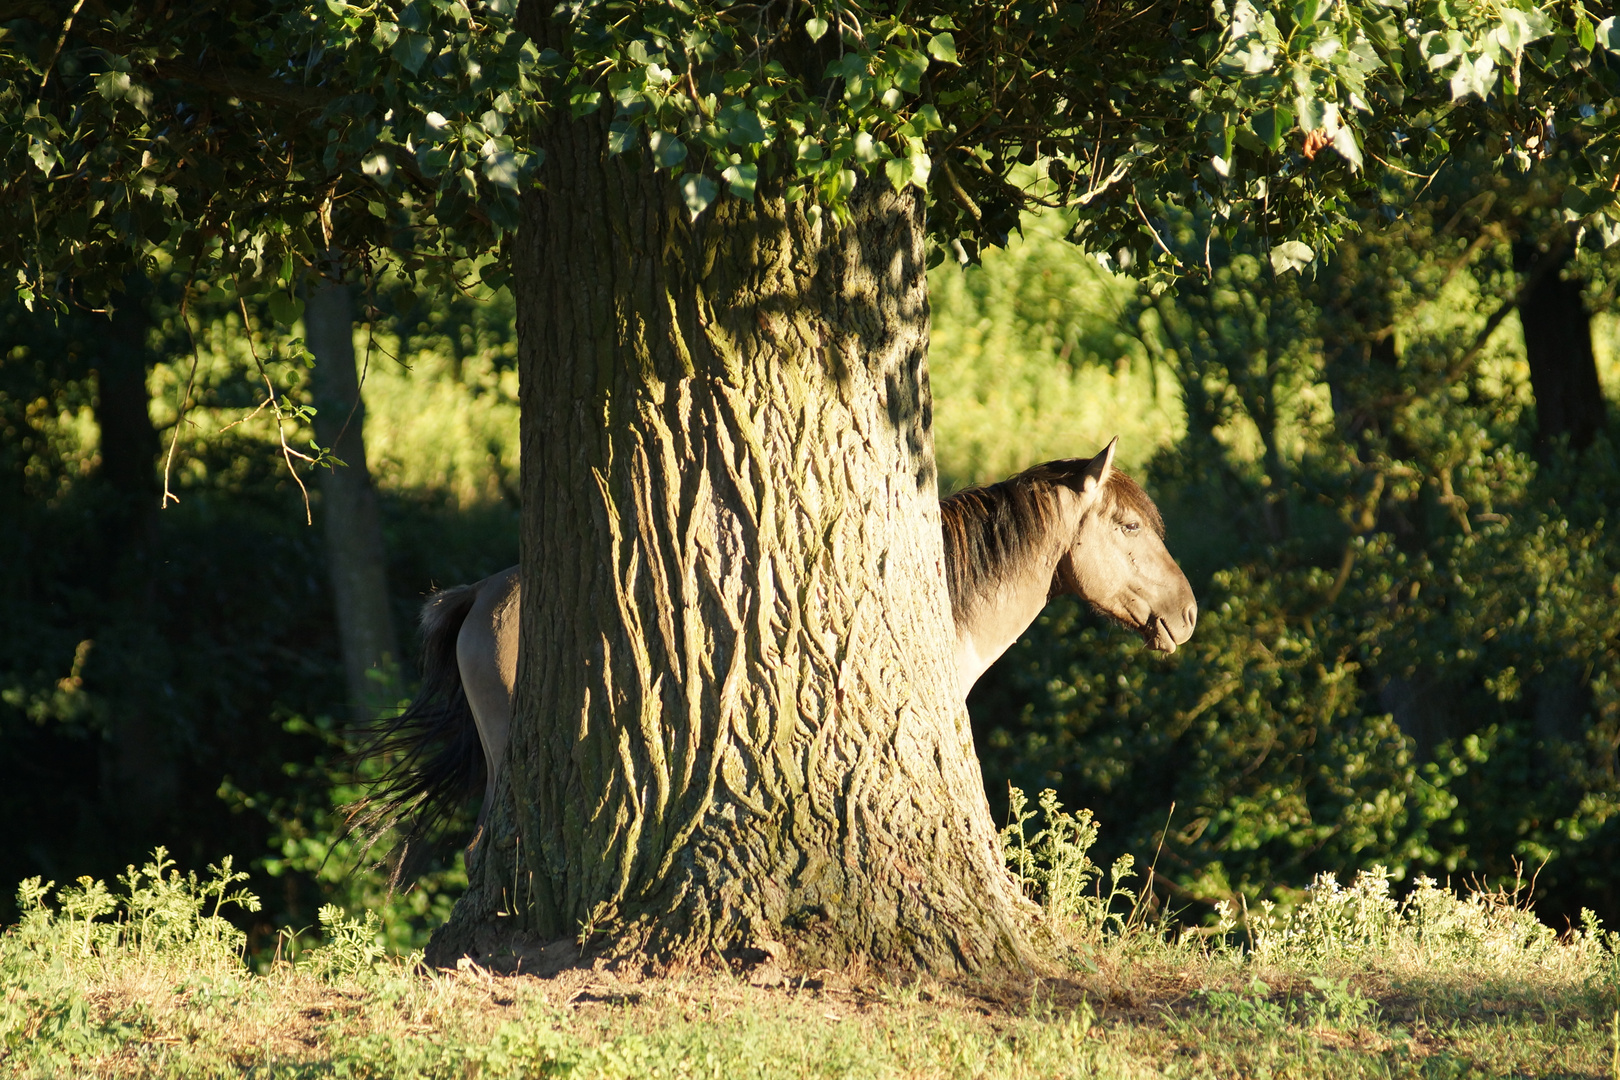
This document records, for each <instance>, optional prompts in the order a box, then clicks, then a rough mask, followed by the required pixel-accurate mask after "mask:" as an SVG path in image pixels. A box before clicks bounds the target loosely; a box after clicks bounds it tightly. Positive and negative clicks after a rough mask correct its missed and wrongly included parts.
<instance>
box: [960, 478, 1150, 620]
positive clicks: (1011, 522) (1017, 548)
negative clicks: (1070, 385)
mask: <svg viewBox="0 0 1620 1080" xmlns="http://www.w3.org/2000/svg"><path fill="white" fill-rule="evenodd" d="M1091 462H1092V459H1091V458H1063V459H1061V460H1058V461H1048V462H1045V463H1044V464H1041V465H1035V466H1033V467H1031V468H1028V469H1025V470H1024V471H1023V472H1021V473H1019V474H1017V475H1016V476H1010V477H1008V478H1007V479H1005V480H1002V481H1001V482H999V483H995V484H989V485H987V486H985V487H976V488H968V489H967V490H966V491H959V492H957V493H956V494H955V495H952V496H951V497H950V498H948V499H943V500H941V501H940V504H939V516H940V525H941V531H942V533H943V535H944V539H945V576H946V580H947V581H948V582H949V585H950V590H951V611H952V613H953V615H954V616H955V619H956V622H957V623H958V624H960V623H961V622H962V620H963V619H965V618H966V617H967V616H968V615H969V614H970V613H971V612H972V611H973V609H974V608H975V607H976V606H977V605H978V603H979V601H980V600H981V599H983V598H984V597H985V596H986V595H987V594H988V593H989V592H990V590H991V589H992V588H993V586H994V584H995V583H996V582H997V581H1000V580H1002V579H1003V578H1005V577H1006V576H1007V575H1008V574H1009V573H1014V572H1017V571H1018V570H1021V569H1022V568H1023V567H1025V566H1026V565H1028V564H1029V563H1030V562H1031V561H1033V560H1034V559H1035V558H1037V557H1038V556H1039V554H1040V552H1041V551H1042V550H1043V549H1044V548H1045V545H1046V542H1047V533H1048V531H1049V530H1050V529H1051V527H1052V524H1053V519H1054V518H1055V516H1056V513H1057V510H1056V507H1057V502H1056V500H1055V499H1053V498H1052V497H1051V495H1052V492H1053V490H1054V489H1055V488H1058V487H1067V488H1071V489H1077V488H1078V487H1079V485H1080V483H1081V480H1082V477H1083V476H1084V474H1085V469H1086V466H1088V465H1090V464H1091ZM1104 490H1105V491H1106V492H1107V494H1108V496H1109V507H1110V508H1111V509H1113V510H1115V511H1116V512H1117V511H1119V510H1125V511H1127V512H1134V513H1137V514H1140V515H1141V517H1142V520H1143V521H1145V522H1147V523H1148V524H1149V525H1150V526H1152V528H1153V531H1154V532H1156V533H1158V534H1159V537H1160V539H1163V537H1164V519H1163V518H1162V517H1160V516H1159V508H1158V507H1156V506H1154V505H1153V500H1152V499H1150V498H1148V495H1147V492H1145V491H1143V490H1142V489H1141V487H1140V486H1138V484H1137V483H1136V481H1134V480H1132V479H1131V478H1130V477H1128V476H1126V475H1125V474H1124V473H1122V472H1120V471H1119V470H1118V469H1115V470H1114V471H1113V472H1112V473H1110V474H1109V478H1108V484H1107V486H1106V488H1105V489H1104Z"/></svg>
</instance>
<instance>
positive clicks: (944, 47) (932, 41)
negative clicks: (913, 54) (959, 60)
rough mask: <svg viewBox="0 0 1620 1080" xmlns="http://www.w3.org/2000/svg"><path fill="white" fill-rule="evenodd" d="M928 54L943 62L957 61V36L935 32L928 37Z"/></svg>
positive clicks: (952, 62) (951, 62)
mask: <svg viewBox="0 0 1620 1080" xmlns="http://www.w3.org/2000/svg"><path fill="white" fill-rule="evenodd" d="M928 55H929V56H932V57H933V58H934V59H935V60H938V61H939V62H940V63H942V64H954V63H956V36H955V35H954V34H935V35H934V36H933V37H931V38H929V39H928Z"/></svg>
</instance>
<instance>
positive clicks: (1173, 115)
mask: <svg viewBox="0 0 1620 1080" xmlns="http://www.w3.org/2000/svg"><path fill="white" fill-rule="evenodd" d="M513 7H514V5H512V4H510V3H508V2H506V0H499V2H496V3H491V4H488V5H477V6H469V5H467V4H465V3H463V2H462V0H413V2H410V3H398V2H389V0H376V2H373V3H369V4H359V5H355V4H348V3H330V4H325V5H319V6H316V7H314V8H310V7H308V6H306V5H297V4H291V3H288V2H287V0H238V2H233V3H230V4H225V5H210V6H206V7H203V8H191V7H182V8H177V7H174V6H171V5H166V4H153V5H144V4H137V5H134V6H133V7H130V8H129V9H127V10H124V11H121V12H111V11H103V10H102V9H99V8H93V9H89V10H85V9H82V8H75V9H73V12H72V14H70V15H69V16H67V17H66V18H65V19H61V20H60V21H59V16H60V13H59V12H58V11H57V9H56V8H54V7H48V6H44V5H37V6H36V5H35V4H33V3H28V2H19V3H17V4H14V5H13V6H12V7H11V9H10V10H8V11H7V12H6V13H5V19H4V27H5V36H4V38H3V39H0V70H3V71H4V73H5V78H4V82H3V85H4V86H5V87H7V90H6V91H5V93H4V96H3V97H0V124H3V126H4V129H5V133H6V134H5V139H4V143H3V145H4V154H5V159H4V160H5V166H6V167H5V175H6V176H7V177H8V181H7V184H6V187H5V189H4V191H5V198H4V199H0V207H4V208H5V211H4V215H5V216H3V217H0V235H4V236H5V237H6V238H7V240H8V243H7V247H6V251H7V260H6V261H7V263H8V265H11V266H13V267H15V268H17V273H18V289H19V295H21V296H23V297H24V298H31V297H33V296H36V295H41V296H54V295H57V294H59V293H62V292H64V291H71V290H68V289H67V288H66V286H65V283H64V281H63V280H62V279H63V278H64V277H68V278H71V279H72V281H73V288H74V289H77V290H79V291H81V292H82V293H83V294H84V295H85V296H87V297H89V298H91V299H92V300H99V299H100V298H103V297H105V296H106V295H108V293H109V291H110V290H111V288H112V285H113V283H115V282H117V281H118V280H119V279H120V278H121V277H122V275H123V274H124V273H126V272H127V271H128V270H129V269H130V268H132V267H134V266H136V265H139V264H141V263H142V262H144V261H146V260H147V259H148V258H149V253H150V252H151V250H152V249H153V248H154V247H156V246H160V245H172V246H173V250H174V252H175V253H176V255H177V257H178V258H179V259H180V261H181V263H182V265H183V266H185V267H186V268H187V271H186V272H187V273H188V275H190V276H192V277H194V278H196V279H198V280H201V281H210V280H211V281H212V282H214V283H215V284H217V285H220V286H221V287H223V288H226V289H227V290H228V291H230V292H231V293H234V292H236V291H239V290H245V291H246V292H248V293H249V294H252V295H271V294H275V295H277V296H279V299H277V300H275V301H274V304H273V307H274V311H275V313H276V317H277V318H278V320H280V321H282V322H284V323H289V324H290V322H291V321H292V320H293V319H294V318H295V317H296V315H297V312H298V307H299V301H298V298H297V296H296V289H295V288H294V281H295V278H296V276H297V272H298V268H299V267H302V266H306V265H312V264H314V263H316V262H317V261H319V260H320V259H322V258H324V257H325V253H326V252H327V250H328V249H329V248H331V247H332V246H333V245H334V244H335V245H336V246H337V247H338V248H339V249H341V250H343V251H348V252H351V253H373V252H377V253H380V252H394V253H395V254H397V255H398V256H399V257H400V258H401V259H402V260H403V265H404V266H405V268H406V270H407V271H409V272H411V273H415V272H416V271H418V270H424V269H425V270H428V271H429V272H431V273H432V274H433V275H434V277H435V279H436V280H437V281H438V282H440V283H441V284H448V283H450V282H451V281H453V280H455V279H456V276H457V270H458V260H461V259H466V258H468V257H476V256H479V255H481V254H484V253H488V252H491V251H495V250H499V249H501V248H502V246H503V240H504V237H506V236H508V235H510V233H511V232H512V230H514V229H515V228H516V227H517V224H518V221H519V211H518V195H519V193H520V192H521V191H523V190H525V189H527V188H528V187H530V186H531V185H532V184H533V183H534V180H535V177H536V176H537V175H538V173H537V170H538V168H539V166H540V164H541V163H542V160H543V142H544V130H545V126H546V125H547V124H550V123H553V122H557V121H559V120H561V119H573V120H580V119H582V118H584V120H585V122H587V123H598V126H599V128H600V130H601V137H602V139H603V145H604V147H605V148H606V150H607V151H608V152H609V153H615V154H617V153H637V154H643V153H644V154H645V155H646V158H647V160H648V161H649V162H650V164H651V165H652V166H653V167H654V168H655V169H658V170H660V171H663V172H665V173H667V174H668V175H669V177H670V180H671V182H672V183H673V184H675V185H676V186H677V187H678V189H679V190H680V192H681V193H682V196H683V198H684V199H685V201H686V204H687V206H688V207H689V208H690V210H691V212H692V213H693V214H694V215H696V214H699V213H701V212H702V211H703V210H704V208H706V207H707V206H708V205H709V204H710V203H711V202H712V201H713V200H714V199H715V198H716V197H718V195H719V193H720V191H721V185H722V184H724V186H725V190H726V191H727V192H729V194H730V195H731V196H732V197H735V198H741V199H747V200H751V199H752V198H753V197H754V194H755V192H756V190H758V189H759V186H760V185H761V184H762V183H764V184H767V185H770V186H773V188H774V189H776V190H780V191H782V192H783V193H784V194H785V196H786V197H787V198H789V199H800V198H806V199H810V200H812V211H811V213H812V215H813V214H815V213H819V211H820V208H821V207H822V206H827V207H830V208H831V209H832V210H834V212H838V211H839V208H840V207H841V206H842V204H843V200H844V199H846V198H847V196H848V194H849V192H850V191H851V190H853V188H854V187H855V185H856V184H857V183H858V182H860V181H861V180H862V178H863V177H874V176H877V175H883V176H885V177H886V178H887V180H888V182H889V183H891V184H893V185H895V186H905V185H908V184H910V185H916V186H917V187H920V188H924V189H925V190H927V191H928V192H929V193H930V195H931V196H932V204H933V205H932V212H931V218H930V221H931V225H932V228H933V231H934V234H935V235H936V236H937V237H939V238H940V239H941V241H942V242H952V243H954V244H956V245H957V246H958V250H960V251H962V252H963V254H964V255H967V256H969V257H971V255H972V253H973V252H975V251H977V250H978V249H979V247H980V246H981V245H983V244H987V243H988V244H1000V243H1003V242H1005V238H1006V236H1007V234H1008V233H1009V232H1010V231H1011V230H1012V229H1013V228H1014V227H1015V226H1016V224H1017V215H1018V212H1019V210H1020V209H1022V208H1025V207H1028V206H1030V205H1033V204H1035V203H1037V202H1043V201H1050V200H1047V199H1045V198H1044V197H1043V196H1041V195H1039V194H1037V193H1035V192H1032V191H1030V190H1027V189H1025V188H1022V187H1020V186H1019V185H1018V184H1017V183H1015V182H1014V181H1013V180H1012V179H1011V177H1012V174H1013V170H1014V168H1015V166H1016V164H1017V163H1018V162H1020V161H1021V162H1023V163H1024V164H1025V165H1029V164H1034V163H1035V162H1036V161H1037V160H1038V159H1042V158H1044V159H1045V160H1046V164H1047V171H1048V173H1049V175H1050V176H1051V177H1052V179H1053V180H1054V182H1055V183H1056V184H1057V186H1058V189H1059V194H1058V197H1057V198H1058V201H1060V202H1061V203H1062V204H1064V205H1068V206H1072V207H1074V208H1076V210H1077V211H1078V212H1079V213H1080V215H1081V217H1082V219H1083V220H1082V222H1081V225H1082V227H1083V230H1084V231H1085V233H1086V235H1087V238H1088V243H1090V244H1091V246H1092V247H1093V249H1094V250H1106V251H1111V252H1118V253H1120V254H1121V255H1122V256H1123V255H1127V254H1128V255H1129V258H1122V259H1121V264H1122V265H1127V264H1128V265H1129V266H1130V267H1131V268H1132V269H1133V270H1135V271H1137V272H1147V271H1148V270H1149V269H1150V268H1152V267H1155V266H1157V267H1159V268H1160V269H1161V270H1163V271H1165V272H1181V271H1184V270H1185V269H1186V266H1187V263H1186V262H1185V260H1182V259H1180V258H1178V257H1177V255H1176V254H1175V252H1174V251H1172V250H1171V249H1170V248H1169V247H1168V246H1167V245H1166V244H1165V242H1164V240H1163V238H1162V236H1161V232H1162V226H1156V225H1155V222H1161V223H1162V222H1166V221H1171V220H1175V219H1177V218H1179V217H1181V216H1187V215H1191V216H1192V217H1194V218H1197V219H1198V220H1199V221H1200V222H1201V225H1200V226H1199V231H1200V232H1201V234H1202V235H1203V238H1204V240H1205V244H1204V245H1203V246H1204V247H1205V248H1206V249H1207V248H1208V246H1209V244H1210V243H1220V242H1230V241H1232V240H1233V239H1234V235H1233V230H1234V229H1237V228H1238V227H1239V226H1240V225H1241V226H1242V227H1243V228H1245V229H1247V231H1248V233H1249V235H1251V236H1254V237H1260V238H1262V239H1263V249H1264V250H1262V251H1261V252H1260V253H1261V254H1262V255H1269V258H1270V261H1271V263H1272V265H1273V266H1274V267H1275V268H1276V269H1277V270H1278V272H1282V271H1283V270H1286V269H1289V268H1296V267H1298V266H1301V265H1305V264H1307V263H1308V262H1309V261H1310V260H1311V259H1312V258H1313V257H1314V251H1315V250H1320V249H1323V248H1324V247H1325V246H1326V243H1327V242H1329V241H1331V240H1332V239H1334V238H1336V237H1337V236H1339V235H1340V234H1341V232H1342V228H1343V225H1344V221H1345V214H1346V213H1347V211H1348V210H1349V209H1350V206H1351V204H1352V201H1353V200H1354V199H1357V198H1361V197H1363V196H1364V195H1365V193H1366V190H1367V188H1366V183H1365V178H1367V177H1369V176H1371V175H1372V173H1373V172H1374V170H1373V169H1371V168H1370V167H1368V166H1367V160H1368V159H1371V160H1373V161H1375V162H1380V163H1382V162H1385V161H1387V160H1389V159H1392V158H1393V159H1395V161H1397V162H1405V163H1406V164H1405V165H1398V164H1396V165H1391V166H1390V169H1391V170H1393V171H1396V172H1398V171H1399V169H1401V168H1407V167H1410V166H1413V165H1417V164H1420V163H1425V162H1431V161H1435V160H1439V159H1440V158H1443V157H1444V156H1445V155H1446V154H1447V153H1449V152H1450V149H1451V147H1452V146H1453V145H1454V144H1457V145H1461V144H1463V143H1465V142H1467V141H1468V140H1469V139H1471V138H1473V137H1475V136H1476V135H1477V134H1478V133H1480V132H1482V131H1484V132H1491V133H1495V134H1499V135H1500V136H1501V138H1499V139H1498V141H1497V143H1496V144H1495V145H1496V150H1495V152H1494V153H1493V155H1492V158H1493V164H1494V163H1499V162H1505V161H1521V162H1525V161H1529V160H1531V159H1532V158H1533V157H1536V156H1541V155H1544V154H1545V153H1546V152H1547V149H1546V147H1547V143H1548V139H1549V135H1548V132H1549V130H1550V129H1552V128H1555V127H1559V126H1562V127H1565V128H1573V129H1576V130H1578V131H1579V133H1580V134H1579V137H1578V142H1577V150H1576V152H1575V154H1574V155H1573V157H1572V158H1571V161H1570V169H1571V180H1572V185H1571V188H1570V191H1571V197H1570V200H1569V201H1568V202H1567V209H1568V210H1569V211H1570V213H1571V214H1573V215H1574V216H1576V217H1577V218H1579V219H1581V220H1584V221H1588V222H1590V223H1592V224H1593V225H1594V226H1596V227H1597V228H1598V229H1599V230H1600V231H1601V232H1602V233H1603V235H1604V237H1605V239H1606V240H1612V239H1613V238H1615V236H1617V235H1620V232H1617V228H1616V226H1615V224H1614V219H1613V218H1612V216H1611V211H1612V210H1613V207H1614V193H1613V192H1612V191H1611V190H1609V185H1608V181H1609V179H1610V176H1611V174H1612V172H1613V161H1612V158H1613V155H1614V152H1615V137H1616V136H1615V130H1616V124H1617V122H1620V120H1617V117H1620V114H1617V112H1616V109H1615V106H1614V99H1615V97H1616V94H1615V92H1614V91H1615V77H1616V76H1615V70H1614V65H1613V63H1612V56H1613V53H1612V51H1611V50H1612V49H1614V48H1615V47H1616V46H1620V32H1617V30H1616V25H1615V22H1614V20H1613V19H1612V18H1610V19H1606V20H1603V21H1602V22H1594V20H1593V18H1592V16H1591V15H1590V14H1588V13H1587V11H1586V10H1585V8H1584V6H1583V5H1582V4H1581V3H1580V2H1578V0H1577V2H1574V3H1569V4H1565V3H1561V2H1560V3H1548V4H1545V5H1535V4H1532V3H1528V2H1524V0H1519V2H1508V0H1470V2H1467V3H1458V2H1452V3H1438V2H1427V0H1419V2H1407V0H1399V2H1395V3H1386V2H1371V0H1367V2H1358V3H1354V4H1348V3H1338V4H1325V3H1317V2H1315V0H1307V2H1305V3H1299V4H1282V3H1270V2H1265V3H1261V4H1255V3H1253V2H1251V0H1240V2H1238V3H1236V4H1233V5H1231V6H1230V7H1228V6H1227V5H1226V4H1225V3H1224V2H1222V3H1216V4H1214V5H1212V6H1211V8H1210V9H1209V10H1208V11H1204V10H1189V9H1187V8H1186V7H1184V6H1182V5H1153V4H1148V5H1140V4H1138V3H1135V2H1134V0H1111V2H1109V3H1106V4H1102V5H1100V6H1099V5H1093V6H1085V5H1078V4H1057V5H1052V6H1050V7H1047V8H1040V7H1031V6H1029V5H1022V4H983V3H966V2H963V0H945V2H938V3H930V4H922V5H917V4H897V5H888V4H869V5H863V6H859V7H855V6H848V5H844V4H828V3H822V2H820V0H815V2H806V3H802V4H801V3H791V4H788V5H786V6H785V7H783V8H782V9H780V10H778V9H777V8H775V7H774V6H757V5H734V4H729V3H719V4H708V3H702V4H694V3H686V2H680V3H673V2H672V3H654V4H617V3H607V2H587V3H580V4H571V5H564V6H562V7H559V8H557V9H556V10H555V13H553V14H552V15H551V16H550V17H549V18H548V17H546V16H544V15H541V14H538V13H534V12H530V11H528V10H525V11H524V12H523V13H522V14H521V16H518V17H517V18H516V19H515V20H514V16H513ZM609 106H611V108H612V112H611V115H609V114H608V107H609ZM1328 147H1331V148H1332V150H1333V151H1334V152H1333V154H1331V155H1326V154H1320V155H1319V150H1325V149H1326V148H1328ZM267 162H269V163H273V164H272V166H271V167H269V168H265V167H263V166H264V164H265V163H267ZM936 166H938V167H936ZM459 269H460V270H461V271H462V272H468V271H470V269H471V268H470V267H469V266H468V265H467V264H461V265H460V267H459ZM478 272H479V273H480V275H481V276H482V277H483V279H484V280H485V281H486V282H490V283H498V282H499V281H500V280H502V279H503V275H504V272H505V271H504V270H503V268H502V267H501V266H500V265H499V264H498V263H485V264H483V265H482V268H481V269H480V270H479V271H478Z"/></svg>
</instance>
